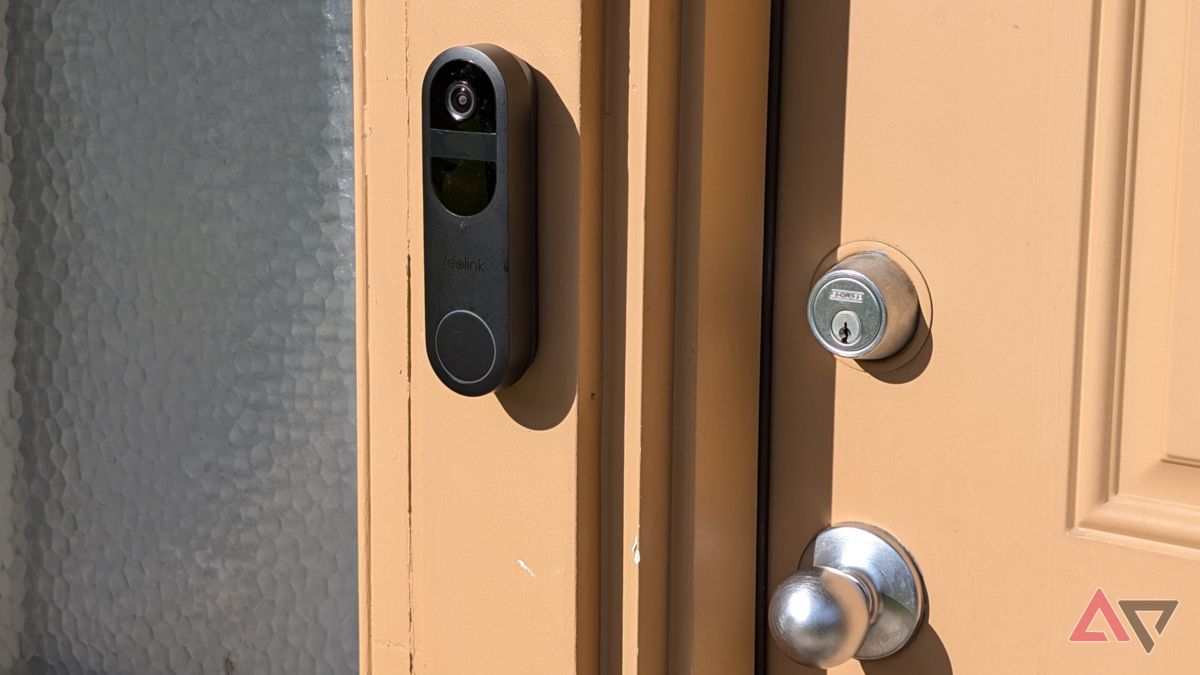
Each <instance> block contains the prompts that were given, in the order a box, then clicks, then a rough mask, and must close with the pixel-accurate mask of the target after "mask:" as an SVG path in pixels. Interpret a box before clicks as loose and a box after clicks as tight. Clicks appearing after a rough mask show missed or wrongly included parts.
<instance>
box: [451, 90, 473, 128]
mask: <svg viewBox="0 0 1200 675" xmlns="http://www.w3.org/2000/svg"><path fill="white" fill-rule="evenodd" d="M446 109H447V110H449V111H450V116H451V117H453V118H454V119H455V120H457V121H459V122H462V121H463V120H466V119H468V118H470V117H471V115H474V114H475V90H474V89H472V88H471V85H469V84H467V83H466V82H455V83H454V84H452V85H450V88H449V89H447V90H446Z"/></svg>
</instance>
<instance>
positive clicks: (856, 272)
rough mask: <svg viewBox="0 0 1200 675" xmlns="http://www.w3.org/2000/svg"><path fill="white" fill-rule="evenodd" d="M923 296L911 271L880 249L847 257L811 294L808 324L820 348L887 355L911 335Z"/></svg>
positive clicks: (861, 356)
mask: <svg viewBox="0 0 1200 675" xmlns="http://www.w3.org/2000/svg"><path fill="white" fill-rule="evenodd" d="M919 313H920V300H919V299H918V297H917V290H916V288H915V287H914V286H913V282H912V280H911V279H909V278H908V275H907V274H906V273H905V272H904V270H903V269H901V268H900V266H899V265H897V264H896V263H894V262H892V260H891V258H889V257H888V256H887V255H886V254H884V253H882V252H878V251H872V252H869V253H858V254H855V255H852V256H849V257H847V258H846V259H845V260H842V261H841V262H839V263H838V264H836V265H834V266H833V267H832V268H830V270H829V271H828V272H826V273H825V274H823V275H821V278H820V279H818V280H817V282H816V284H814V285H813V290H812V293H811V294H810V295H809V297H808V327H809V328H810V329H811V330H812V332H813V335H814V336H816V338H817V341H818V342H820V343H821V346H822V347H824V348H825V349H827V350H828V351H830V352H832V353H833V354H836V355H838V356H844V357H846V358H851V359H858V360H877V359H886V358H887V357H889V356H892V355H893V354H896V353H897V352H899V351H900V350H902V349H904V347H905V345H907V344H908V342H909V341H910V340H911V339H912V337H913V334H914V333H915V332H916V329H917V317H918V314H919Z"/></svg>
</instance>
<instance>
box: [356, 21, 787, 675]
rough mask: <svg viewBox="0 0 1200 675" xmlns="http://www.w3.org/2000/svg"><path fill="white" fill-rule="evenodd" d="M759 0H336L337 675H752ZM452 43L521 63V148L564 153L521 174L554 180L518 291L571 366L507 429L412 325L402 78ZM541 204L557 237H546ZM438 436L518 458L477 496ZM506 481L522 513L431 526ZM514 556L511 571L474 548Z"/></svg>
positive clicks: (494, 406)
mask: <svg viewBox="0 0 1200 675" xmlns="http://www.w3.org/2000/svg"><path fill="white" fill-rule="evenodd" d="M776 2H778V0H776ZM771 5H772V3H771V1H770V0H754V2H751V3H746V2H739V1H737V0H706V1H705V2H702V3H682V2H681V0H615V1H611V2H602V1H601V0H576V1H575V2H569V3H557V2H551V0H522V2H520V3H517V4H514V5H512V6H506V7H507V9H506V10H505V11H504V12H502V13H500V14H496V12H491V11H489V12H488V13H487V16H482V17H481V16H472V15H471V14H470V13H468V12H462V11H456V10H455V8H453V7H450V6H447V5H446V3H444V2H434V1H433V0H404V1H402V2H399V1H391V2H389V1H385V0H354V45H355V46H354V66H355V68H354V83H355V93H354V97H355V106H354V108H355V128H356V130H357V133H356V135H355V166H356V192H355V197H356V200H355V203H356V238H357V239H356V240H357V249H356V255H357V263H356V264H357V280H358V281H357V308H358V310H357V311H358V338H357V339H358V354H359V357H358V397H359V406H358V411H359V413H358V414H359V427H358V429H359V432H358V434H359V435H358V459H359V462H358V466H359V484H358V485H359V497H358V507H359V534H360V536H359V541H360V545H359V546H360V556H359V579H360V611H359V626H360V653H361V664H362V672H364V673H387V674H389V675H390V674H391V673H398V672H431V671H436V669H437V667H438V666H439V665H440V664H447V663H463V662H464V661H463V659H467V660H470V659H472V658H474V659H476V660H478V661H481V662H482V661H484V660H487V659H491V660H492V662H493V666H494V668H493V672H507V671H508V669H511V670H512V672H531V668H532V671H533V672H538V669H539V666H538V665H536V664H543V665H542V666H540V667H541V668H543V669H545V670H546V672H566V671H568V670H571V669H573V670H575V671H576V672H579V673H590V672H605V673H610V672H623V673H660V672H681V673H682V672H689V673H726V672H738V671H743V672H744V671H745V670H746V669H748V668H749V667H750V664H751V663H753V661H754V653H755V640H756V638H755V628H754V627H755V621H756V617H757V616H758V615H759V614H761V612H760V611H758V610H757V609H756V607H755V603H756V600H755V598H756V596H758V595H761V588H760V587H761V586H762V581H761V580H760V579H758V578H757V576H758V575H757V568H758V555H757V554H756V551H757V548H758V546H759V545H760V544H759V539H760V537H759V536H758V534H757V530H758V528H757V523H758V521H759V519H760V518H761V514H760V512H759V509H758V501H759V495H760V491H759V483H760V466H759V463H758V457H759V451H758V448H759V447H760V443H761V439H760V434H759V418H760V414H761V409H760V405H759V402H760V394H761V388H762V386H763V383H762V382H761V381H760V377H759V373H760V366H761V363H760V348H761V345H762V342H761V337H762V334H763V333H762V322H763V320H764V317H763V314H762V312H761V308H762V300H763V298H762V290H763V280H764V268H763V260H764V258H763V252H764V239H763V233H764V229H763V227H764V203H767V202H771V203H773V200H772V199H769V195H767V201H766V202H765V201H764V199H765V198H764V195H766V189H767V188H766V182H765V172H764V166H767V164H766V162H767V157H768V156H767V148H768V147H771V145H770V143H769V142H768V139H767V120H768V100H769V99H770V94H769V88H768V70H769V63H770V61H771V57H770V54H771V49H770V47H769V45H770V44H771V32H772V31H771V25H772V23H771ZM476 41H490V42H495V43H497V44H501V45H503V46H505V47H507V48H509V49H511V50H513V51H514V52H516V53H518V54H520V55H522V56H524V57H526V58H527V59H528V60H530V62H531V65H533V66H534V67H535V68H536V69H537V70H538V71H539V88H540V89H542V91H543V99H542V103H541V115H542V133H543V134H547V133H551V134H554V136H553V137H552V138H550V139H549V140H552V141H555V140H557V141H562V140H564V139H565V140H566V141H567V142H565V143H561V142H560V143H551V144H547V143H546V142H545V141H546V140H548V139H547V138H546V137H545V136H543V138H542V140H543V143H542V144H541V148H542V151H541V158H540V159H541V162H542V166H543V169H546V168H547V166H557V167H559V168H560V169H564V170H561V171H557V172H553V173H550V172H547V171H545V170H543V172H542V174H541V176H540V178H539V181H540V183H541V184H542V194H543V200H542V215H543V219H542V224H541V228H542V232H541V243H542V261H541V265H542V270H541V274H542V279H543V280H546V279H555V280H556V281H557V282H558V283H559V285H560V286H562V287H563V288H559V289H557V290H556V289H547V285H546V284H545V283H543V288H542V294H541V302H542V310H543V325H542V327H541V330H542V333H543V340H545V338H546V335H547V333H546V331H547V330H549V331H552V332H553V333H552V335H553V336H555V337H552V339H551V341H550V342H549V343H545V342H544V344H543V349H550V350H554V349H555V348H556V347H557V348H558V349H559V350H560V351H559V352H558V357H557V358H558V359H559V364H560V365H562V364H565V367H568V368H570V369H571V370H573V372H572V374H571V377H570V378H568V380H567V381H566V383H565V385H564V384H563V382H562V381H558V384H559V385H562V386H565V387H566V390H567V392H568V395H569V397H570V400H569V405H568V406H567V407H566V409H565V412H562V413H561V416H560V415H557V414H556V415H555V416H554V418H555V419H552V420H551V421H550V422H551V423H547V424H542V425H540V426H541V427H543V428H536V427H538V426H539V425H537V424H535V423H534V422H533V421H531V420H529V419H525V423H524V424H515V425H514V424H513V422H520V421H521V420H519V419H517V417H518V414H517V413H513V412H512V410H513V409H515V408H520V406H521V405H522V403H521V401H516V400H505V399H504V398H503V396H502V397H499V398H498V397H495V396H491V397H485V399H486V400H480V399H461V398H457V397H454V396H453V395H452V394H449V393H448V392H444V391H442V390H440V389H438V388H436V387H434V386H432V385H431V384H430V373H428V372H426V371H428V370H429V369H428V365H427V364H425V363H424V361H423V359H424V355H423V353H422V352H421V349H420V345H421V344H422V343H423V338H422V337H421V335H420V330H421V326H420V325H418V324H419V322H414V321H413V317H419V316H421V311H420V307H421V294H422V292H423V289H422V286H421V284H422V274H421V269H422V268H421V265H422V261H421V259H420V258H421V254H420V234H421V218H420V208H421V207H420V199H419V195H420V190H421V178H420V174H421V172H420V164H419V161H420V160H419V157H420V152H419V128H418V127H419V122H415V121H414V120H419V117H418V116H416V115H414V113H415V112H419V107H418V106H419V105H420V103H419V96H420V94H419V82H420V75H421V74H422V73H423V70H424V67H425V65H426V60H425V59H426V57H428V56H430V55H429V54H427V52H429V50H430V48H431V45H432V44H434V43H437V44H440V46H441V47H447V46H450V45H453V44H460V43H469V42H476ZM547 90H552V91H554V92H556V94H557V96H555V97H553V98H551V99H547V97H546V96H545V95H544V93H545V92H546V91H547ZM555 99H556V100H555ZM548 104H550V107H547V106H548ZM548 125H553V126H548ZM568 127H573V128H568ZM547 129H549V131H548V130H547ZM564 181H565V182H564ZM563 194H566V195H568V196H567V197H562V196H561V195H563ZM547 195H549V196H547ZM414 197H416V198H415V199H414ZM547 199H549V201H548V202H547ZM547 208H549V211H548V210H547ZM548 213H551V214H556V215H557V216H559V217H561V220H558V221H556V222H562V223H566V224H567V227H568V229H571V228H570V226H571V225H575V227H574V229H573V232H572V234H573V235H574V236H570V237H563V236H561V235H559V236H557V238H556V235H554V234H553V233H552V232H548V229H549V228H548V227H547V214H548ZM548 236H549V237H550V238H549V239H548V238H547V237H548ZM547 251H555V252H556V253H557V254H558V256H559V257H565V258H566V259H567V261H568V263H566V264H559V263H554V262H548V260H549V258H548V256H547ZM547 265H549V266H550V267H549V268H548V267H547ZM768 272H769V270H768ZM564 288H565V290H563V289H564ZM554 331H557V332H554ZM556 340H557V341H558V342H556ZM413 345H416V346H417V348H416V349H415V350H414V349H413ZM553 353H554V352H551V354H553ZM564 354H565V356H564ZM543 358H546V356H545V354H544V355H543ZM535 368H536V364H535ZM540 377H546V376H545V375H540ZM545 382H546V381H544V382H543V383H544V384H545ZM768 384H769V383H768ZM546 386H549V385H548V384H547V385H546ZM524 393H525V394H526V395H527V396H531V397H534V398H535V399H536V391H529V390H527V391H525V392H524ZM552 403H554V402H553V401H550V402H547V401H543V402H541V403H538V404H535V405H533V406H532V407H533V408H535V409H536V408H538V406H539V405H540V406H542V407H543V408H544V407H545V406H550V405H551V404H552ZM506 406H507V407H506ZM514 407H515V408H514ZM463 420H470V421H471V423H472V425H474V426H475V427H477V433H478V434H480V435H486V436H488V437H489V438H490V439H491V447H492V449H494V450H497V451H504V452H508V453H511V454H514V455H517V456H518V457H520V456H523V457H525V458H526V460H525V461H524V462H523V463H522V462H520V461H514V462H513V464H512V465H511V466H509V465H497V468H496V470H495V471H494V472H493V473H496V474H498V475H497V477H496V479H495V480H494V481H493V482H489V483H486V484H484V483H480V482H478V481H475V482H472V481H469V480H465V481H462V482H458V481H454V480H449V478H448V477H449V475H450V473H451V471H452V470H458V471H465V472H466V473H467V474H470V467H467V468H465V469H464V468H462V467H455V465H453V464H452V463H449V462H448V460H447V457H446V455H447V454H450V455H453V453H446V452H444V449H443V448H433V447H431V445H430V442H429V441H428V440H427V439H430V438H435V439H436V438H444V437H445V436H443V435H439V433H438V432H437V431H436V428H437V427H438V425H440V424H443V423H444V424H445V425H451V426H452V425H460V426H461V423H462V421H463ZM435 451H441V452H440V454H439V453H438V452H435ZM538 453H540V454H538ZM564 457H565V458H567V459H563V458H564ZM486 459H487V457H486V456H484V457H482V458H481V460H484V461H486ZM531 484H534V485H536V487H537V490H538V492H539V502H538V504H539V511H538V513H540V514H541V515H540V516H539V517H538V518H537V519H531V520H519V519H516V518H514V519H512V520H508V521H496V520H493V521H488V522H487V523H486V524H485V523H482V522H481V523H479V524H477V525H472V524H471V522H472V521H469V520H464V519H455V518H454V517H453V515H454V514H453V511H454V510H455V507H456V506H460V505H461V507H462V508H463V509H468V510H469V509H470V508H471V507H472V506H474V505H476V504H478V503H479V502H480V499H481V493H482V494H483V495H485V496H486V498H487V501H488V502H490V503H493V504H505V503H511V504H520V503H521V502H522V500H524V499H526V498H527V493H528V490H529V489H530V486H531ZM497 523H499V525H500V527H498V528H497ZM443 533H451V534H452V536H443ZM481 542H483V543H481ZM518 544H519V545H521V546H526V547H528V548H529V549H530V550H531V553H529V554H528V555H526V554H525V553H521V555H522V556H526V557H528V558H529V560H528V561H527V560H526V557H521V558H517V556H516V555H511V556H507V557H504V556H501V555H499V554H497V553H496V549H497V548H503V547H505V546H509V545H513V546H516V545H518ZM524 550H525V549H522V551H524ZM514 551H515V549H514ZM493 554H496V555H495V557H494V558H493ZM509 558H511V559H509ZM498 562H504V563H505V564H503V565H500V564H493V563H498ZM518 563H524V564H523V565H518ZM522 568H525V569H522ZM464 578H466V579H467V580H469V581H470V583H474V584H475V585H474V586H472V587H471V588H472V589H473V592H474V593H476V595H478V593H480V592H484V593H488V594H493V593H494V599H495V600H498V601H502V602H506V603H508V606H506V607H502V608H500V609H497V610H495V611H494V612H493V614H494V615H493V616H492V617H491V622H490V623H489V625H494V626H497V627H498V628H497V633H498V635H497V636H494V639H492V640H479V641H476V640H472V639H468V638H469V636H470V635H471V634H472V630H471V628H470V625H469V624H468V625H467V626H463V625H457V626H456V625H454V621H455V620H456V615H455V614H454V612H453V608H450V609H446V610H445V611H432V608H431V606H430V604H429V603H428V602H425V599H427V598H432V597H440V598H445V602H447V603H448V604H453V602H454V600H455V599H458V598H462V597H464V596H463V595H462V593H463V592H464V590H463V589H462V588H461V587H458V586H456V582H457V581H459V580H462V579H464ZM756 589H759V590H758V591H756ZM518 591H519V593H518ZM485 614H487V612H485ZM481 620H486V619H481ZM564 626H565V627H564ZM455 631H463V632H464V633H465V634H462V633H458V634H457V637H458V639H453V638H454V637H455V634H454V632H455ZM505 641H507V643H506V642H505ZM508 643H511V644H515V645H523V644H524V645H528V644H537V645H539V647H538V651H537V653H536V659H534V661H535V664H534V665H533V666H532V667H531V665H530V662H529V661H526V662H523V663H509V662H508V660H507V659H508V658H510V657H511V654H515V653H516V652H512V653H511V654H510V653H508V652H504V651H503V650H504V649H505V648H507V647H508V646H511V645H510V644H508ZM514 649H515V647H514ZM496 650H500V651H496ZM472 652H474V653H472ZM506 654H509V656H506Z"/></svg>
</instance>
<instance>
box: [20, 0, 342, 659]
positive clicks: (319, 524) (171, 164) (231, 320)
mask: <svg viewBox="0 0 1200 675" xmlns="http://www.w3.org/2000/svg"><path fill="white" fill-rule="evenodd" d="M0 11H2V12H3V15H4V17H5V22H4V32H3V33H2V34H0V41H2V42H3V50H0V51H2V53H3V55H4V58H6V61H5V64H4V69H3V72H4V81H3V82H2V83H0V86H3V111H2V113H0V114H2V115H3V120H2V129H3V137H2V138H0V164H2V166H0V199H2V206H3V208H2V212H0V672H2V673H65V674H76V673H77V674H80V675H83V674H88V675H92V674H97V675H101V674H103V675H109V674H136V675H145V674H151V673H206V674H213V673H215V674H217V675H232V674H234V673H236V674H237V675H243V674H246V675H249V674H254V675H259V674H263V673H286V674H288V675H304V674H307V673H322V674H326V673H335V674H338V675H341V674H343V673H354V672H356V671H357V660H358V656H357V641H358V638H357V624H356V620H357V619H356V618H357V590H356V589H357V579H356V568H357V561H356V515H355V503H356V496H355V446H354V439H355V425H354V416H355V410H354V393H355V386H354V265H353V262H354V261H353V254H354V246H353V245H354V241H353V203H352V195H353V156H352V139H353V125H352V116H351V89H350V87H351V52H350V25H351V24H350V0H0Z"/></svg>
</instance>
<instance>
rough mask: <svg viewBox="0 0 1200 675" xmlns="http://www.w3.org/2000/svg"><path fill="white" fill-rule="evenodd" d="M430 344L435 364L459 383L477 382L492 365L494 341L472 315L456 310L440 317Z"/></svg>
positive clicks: (490, 333) (480, 319)
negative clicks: (435, 358) (435, 352)
mask: <svg viewBox="0 0 1200 675" xmlns="http://www.w3.org/2000/svg"><path fill="white" fill-rule="evenodd" d="M434 344H435V345H436V350H437V359H438V363H439V365H441V366H442V368H444V369H445V370H446V373H447V374H449V375H450V377H452V378H454V380H455V381H456V382H459V383H461V384H475V383H477V382H481V381H482V380H483V379H484V378H486V377H487V376H488V374H489V373H491V372H492V369H493V368H495V366H496V338H495V336H494V335H493V334H492V329H491V328H489V327H488V325H487V322H486V321H484V320H483V319H482V318H480V316H479V315H478V314H476V313H474V312H471V311H468V310H465V309H457V310H454V311H453V312H450V313H449V314H447V315H446V316H444V317H442V320H441V321H440V322H438V326H437V331H436V333H435V335H434Z"/></svg>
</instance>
